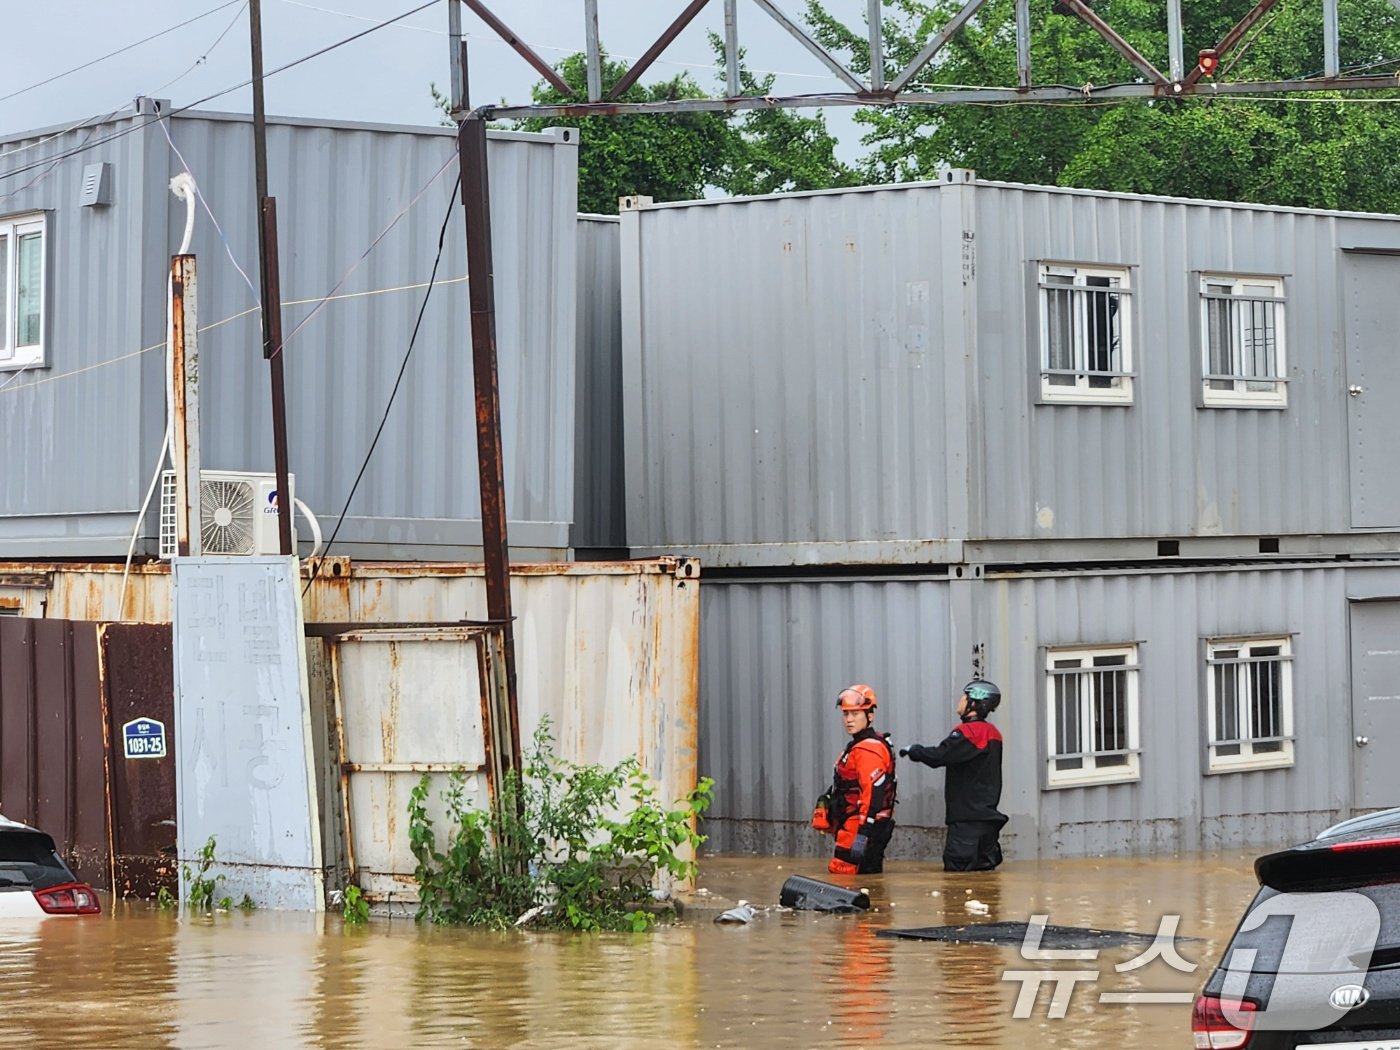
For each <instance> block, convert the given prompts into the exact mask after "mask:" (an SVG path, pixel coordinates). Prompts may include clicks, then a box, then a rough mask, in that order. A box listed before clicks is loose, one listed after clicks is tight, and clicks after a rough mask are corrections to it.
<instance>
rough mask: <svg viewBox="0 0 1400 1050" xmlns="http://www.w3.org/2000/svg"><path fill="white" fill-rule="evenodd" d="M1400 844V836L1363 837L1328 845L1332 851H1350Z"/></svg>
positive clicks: (1391, 847)
mask: <svg viewBox="0 0 1400 1050" xmlns="http://www.w3.org/2000/svg"><path fill="white" fill-rule="evenodd" d="M1396 846H1400V838H1386V839H1362V840H1361V841H1359V842H1338V843H1337V844H1336V845H1335V846H1328V847H1327V849H1328V851H1329V852H1332V853H1350V852H1352V851H1353V850H1360V849H1393V848H1394V847H1396Z"/></svg>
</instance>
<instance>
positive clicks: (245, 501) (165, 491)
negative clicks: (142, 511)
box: [160, 470, 297, 559]
mask: <svg viewBox="0 0 1400 1050" xmlns="http://www.w3.org/2000/svg"><path fill="white" fill-rule="evenodd" d="M287 484H288V486H289V487H290V488H291V490H292V496H293V497H294V496H295V495H296V487H297V486H296V476H295V475H288V477H287ZM277 504H278V499H277V475H276V474H251V473H240V472H236V471H228V470H202V471H200V473H199V538H200V546H201V548H202V553H204V554H232V555H254V554H278V553H280V552H281V550H282V544H281V541H280V539H279V537H278V534H277ZM292 546H293V548H295V547H296V528H295V522H293V529H292ZM175 553H176V544H175V472H174V471H173V470H167V471H166V472H165V473H164V475H163V476H162V477H161V486H160V556H161V557H162V558H165V559H169V558H173V557H174V556H175Z"/></svg>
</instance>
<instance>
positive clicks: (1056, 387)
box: [1037, 263, 1135, 405]
mask: <svg viewBox="0 0 1400 1050" xmlns="http://www.w3.org/2000/svg"><path fill="white" fill-rule="evenodd" d="M1037 272H1038V285H1039V290H1038V295H1037V300H1038V302H1039V304H1040V397H1041V400H1042V401H1047V402H1071V403H1076V404H1086V403H1087V404H1115V405H1130V404H1132V403H1133V377H1134V375H1135V373H1134V372H1133V350H1134V347H1133V287H1132V271H1131V270H1130V269H1129V268H1128V267H1126V266H1081V265H1077V264H1072V263H1041V264H1040V265H1039V267H1038V270H1037ZM1066 277H1068V278H1070V279H1071V281H1072V282H1073V283H1072V284H1066V283H1065V282H1064V280H1063V279H1064V278H1066ZM1055 278H1059V280H1058V281H1056V280H1053V279H1055ZM1098 279H1107V280H1116V281H1117V282H1118V283H1117V285H1114V286H1111V288H1109V289H1105V290H1102V291H1101V290H1098V289H1097V288H1096V286H1095V285H1093V284H1091V283H1090V282H1091V281H1096V280H1098ZM1066 290H1068V291H1069V292H1070V301H1071V304H1072V305H1071V318H1070V324H1071V334H1070V340H1071V343H1072V347H1071V353H1072V354H1073V357H1074V360H1073V362H1072V365H1073V367H1072V368H1069V369H1066V370H1063V371H1061V370H1052V369H1051V366H1050V342H1051V338H1050V314H1051V309H1050V297H1051V295H1052V294H1055V293H1063V292H1064V291H1066ZM1110 295H1111V296H1112V297H1114V298H1115V299H1116V301H1117V318H1116V322H1117V329H1118V348H1117V353H1118V358H1119V360H1118V361H1117V362H1116V365H1117V367H1116V368H1108V369H1105V368H1101V367H1093V362H1091V361H1090V360H1089V356H1090V346H1089V333H1090V331H1091V329H1092V328H1093V322H1094V320H1095V317H1094V311H1093V310H1092V304H1093V303H1094V302H1095V301H1096V300H1097V299H1098V298H1099V297H1100V296H1102V297H1104V298H1105V299H1106V298H1107V297H1108V296H1110ZM1065 376H1072V377H1073V379H1074V382H1073V384H1072V385H1071V384H1069V383H1065V382H1052V379H1053V378H1055V377H1060V378H1061V379H1063V377H1065ZM1096 380H1097V381H1099V382H1095V381H1096ZM1103 380H1107V381H1108V385H1107V386H1104V385H1101V384H1102V381H1103Z"/></svg>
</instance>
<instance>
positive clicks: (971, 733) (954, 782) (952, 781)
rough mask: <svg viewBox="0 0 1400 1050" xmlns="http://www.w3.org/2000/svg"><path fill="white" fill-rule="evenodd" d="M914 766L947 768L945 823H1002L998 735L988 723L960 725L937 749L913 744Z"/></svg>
mask: <svg viewBox="0 0 1400 1050" xmlns="http://www.w3.org/2000/svg"><path fill="white" fill-rule="evenodd" d="M909 757H910V758H912V759H913V760H914V761H915V762H922V763H923V764H924V765H926V766H932V767H934V768H935V769H937V768H938V767H939V766H947V767H948V783H947V791H946V796H947V804H948V810H947V820H948V823H949V824H953V823H956V822H958V821H961V820H991V821H996V822H998V823H1000V824H1005V823H1006V820H1007V818H1006V816H1005V814H1003V813H1002V812H1001V811H1000V810H998V809H997V806H998V805H1000V803H1001V733H1000V732H999V731H998V730H997V727H996V726H994V725H992V724H991V723H990V722H982V721H972V722H964V723H962V725H959V726H957V727H955V728H954V729H953V731H952V732H951V733H949V734H948V738H947V739H946V740H944V741H943V743H941V744H939V745H938V746H937V747H924V746H923V745H922V744H915V745H914V746H913V747H911V748H910V749H909Z"/></svg>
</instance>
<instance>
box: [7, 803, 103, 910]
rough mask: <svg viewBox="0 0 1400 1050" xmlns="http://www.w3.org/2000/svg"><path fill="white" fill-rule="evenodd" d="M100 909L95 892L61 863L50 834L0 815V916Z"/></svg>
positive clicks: (61, 860)
mask: <svg viewBox="0 0 1400 1050" xmlns="http://www.w3.org/2000/svg"><path fill="white" fill-rule="evenodd" d="M101 911H102V905H101V904H99V903H98V900H97V894H96V893H94V892H93V889H92V887H91V886H89V885H87V884H86V883H84V882H79V881H78V879H77V877H76V876H75V875H74V874H73V872H72V870H71V869H70V868H69V867H68V865H67V864H65V863H63V858H62V857H60V856H59V855H58V850H57V848H56V847H55V846H54V841H53V839H52V838H51V837H49V836H48V835H45V834H44V833H43V832H42V831H39V830H38V829H36V828H31V827H29V826H28V825H26V824H16V823H15V822H14V821H13V820H6V819H5V818H4V817H3V816H0V919H13V918H27V917H33V918H43V917H44V916H45V915H97V914H100V913H101Z"/></svg>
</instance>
